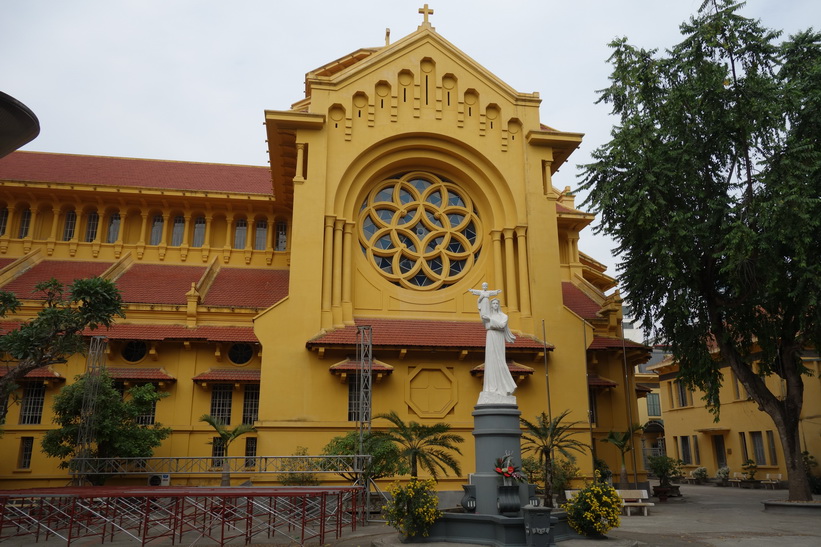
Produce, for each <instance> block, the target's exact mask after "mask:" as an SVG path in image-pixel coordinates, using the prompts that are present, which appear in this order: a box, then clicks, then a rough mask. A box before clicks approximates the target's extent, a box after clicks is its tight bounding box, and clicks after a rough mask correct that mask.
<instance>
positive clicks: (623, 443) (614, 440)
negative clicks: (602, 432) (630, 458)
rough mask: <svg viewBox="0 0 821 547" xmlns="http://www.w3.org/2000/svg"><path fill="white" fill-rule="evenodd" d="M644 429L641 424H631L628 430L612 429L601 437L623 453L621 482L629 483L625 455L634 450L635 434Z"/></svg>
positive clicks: (602, 440)
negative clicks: (605, 435)
mask: <svg viewBox="0 0 821 547" xmlns="http://www.w3.org/2000/svg"><path fill="white" fill-rule="evenodd" d="M642 429H644V428H643V427H642V426H641V425H640V424H633V425H631V426H630V427H629V428H628V430H627V431H610V432H609V433H608V434H607V437H605V438H604V439H601V442H603V443H610V444H612V445H613V446H615V447H616V448H618V449H619V452H620V453H621V473H620V474H619V482H620V483H621V484H627V465H626V464H625V455H626V454H627V453H628V452H630V451H631V450H633V435H634V434H635V433H636V432H637V431H641V430H642ZM622 488H624V486H622Z"/></svg>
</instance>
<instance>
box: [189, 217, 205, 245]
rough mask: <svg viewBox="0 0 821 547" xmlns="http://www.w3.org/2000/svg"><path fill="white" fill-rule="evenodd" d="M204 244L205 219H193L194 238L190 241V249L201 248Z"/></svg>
mask: <svg viewBox="0 0 821 547" xmlns="http://www.w3.org/2000/svg"><path fill="white" fill-rule="evenodd" d="M204 243H205V217H197V218H195V219H194V237H193V238H192V240H191V246H192V247H202V246H203V244H204Z"/></svg>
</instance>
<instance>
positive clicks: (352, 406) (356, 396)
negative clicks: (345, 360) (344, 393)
mask: <svg viewBox="0 0 821 547" xmlns="http://www.w3.org/2000/svg"><path fill="white" fill-rule="evenodd" d="M359 384H360V382H359V375H358V374H350V375H348V421H349V422H358V421H359V411H360V408H361V406H360V398H361V391H360V389H359Z"/></svg>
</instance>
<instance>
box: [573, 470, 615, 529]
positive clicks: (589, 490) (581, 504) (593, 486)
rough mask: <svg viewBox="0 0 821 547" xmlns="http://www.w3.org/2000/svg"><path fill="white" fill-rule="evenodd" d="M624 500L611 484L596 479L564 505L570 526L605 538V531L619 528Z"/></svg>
mask: <svg viewBox="0 0 821 547" xmlns="http://www.w3.org/2000/svg"><path fill="white" fill-rule="evenodd" d="M621 507H622V500H621V498H620V497H619V495H618V493H617V492H616V490H615V489H614V488H613V487H612V486H610V485H609V484H606V483H603V482H600V481H599V476H598V473H596V480H595V481H594V482H592V483H590V484H588V485H587V486H585V487H584V488H583V489H581V490H579V492H578V493H577V494H576V495H575V496H573V499H572V500H570V501H569V502H567V503H566V504H564V505H563V506H562V508H563V509H564V510H565V511H566V512H567V522H568V524H570V527H571V528H573V529H574V530H575V531H576V532H578V533H579V534H581V535H583V536H587V537H590V538H599V539H604V538H605V535H604V534H605V533H607V531H609V530H610V529H611V528H617V527H618V526H619V525H620V524H621V521H620V519H619V516H620V515H621Z"/></svg>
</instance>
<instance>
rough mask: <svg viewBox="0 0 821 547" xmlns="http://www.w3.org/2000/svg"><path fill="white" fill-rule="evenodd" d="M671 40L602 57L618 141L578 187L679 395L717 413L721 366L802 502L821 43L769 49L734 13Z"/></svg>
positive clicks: (819, 220)
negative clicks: (775, 445)
mask: <svg viewBox="0 0 821 547" xmlns="http://www.w3.org/2000/svg"><path fill="white" fill-rule="evenodd" d="M681 31H682V35H683V41H682V42H681V43H679V44H678V45H676V46H674V47H673V48H672V49H670V50H668V51H665V52H664V53H663V54H659V53H658V52H657V51H655V50H645V49H641V48H638V47H634V46H632V45H629V44H628V43H627V41H626V39H620V40H616V41H615V42H613V43H612V44H611V45H612V48H613V54H612V56H611V58H610V62H611V63H612V66H613V72H612V76H611V84H610V86H609V87H608V88H606V89H604V90H603V91H602V92H601V97H600V101H603V102H605V103H608V104H610V105H611V106H612V109H613V114H614V115H615V116H616V117H617V118H618V125H616V126H615V127H614V128H613V130H612V133H611V140H610V142H609V143H607V144H605V145H604V146H602V147H600V148H599V149H597V150H596V151H594V153H593V162H592V163H590V164H589V165H587V166H585V168H584V169H585V170H584V180H583V183H582V186H583V188H585V189H587V190H589V191H590V195H589V200H588V203H590V204H592V206H593V209H594V210H595V211H596V212H597V213H599V214H600V215H601V226H600V229H601V230H603V231H604V232H605V233H607V234H610V235H611V236H612V237H613V238H614V239H615V240H616V242H617V249H616V252H617V253H618V254H619V255H620V258H621V263H620V266H619V270H620V275H619V277H620V280H621V282H622V284H623V287H624V289H625V293H626V297H627V299H628V301H629V303H630V304H631V306H632V307H633V310H634V311H635V313H636V316H637V318H638V319H640V320H641V321H642V323H643V326H644V328H645V329H646V330H652V329H655V330H656V334H657V337H658V338H659V339H660V341H662V342H665V343H668V344H670V347H671V349H672V352H673V354H674V356H675V358H676V359H677V361H678V363H679V365H680V373H679V377H680V379H681V380H682V381H684V382H685V383H686V384H687V385H689V386H690V387H696V388H699V389H702V390H704V392H705V393H706V397H705V398H706V402H707V403H708V404H709V405H711V408H713V409H714V410H716V412H717V411H718V403H719V401H718V393H719V387H720V386H721V383H722V379H723V370H722V366H723V365H728V366H729V367H730V369H731V370H732V371H733V372H734V373H735V374H736V376H737V377H738V379H739V380H740V381H741V382H742V383H743V385H744V386H745V387H746V389H747V392H748V393H749V395H750V396H751V397H752V398H753V400H755V401H756V402H757V403H758V405H759V407H760V408H761V409H762V410H763V411H764V412H766V413H767V414H769V416H770V417H771V418H772V420H773V422H774V423H775V427H776V429H777V430H778V434H779V436H780V439H781V443H782V446H783V449H784V454H785V456H786V466H787V469H788V471H789V498H790V499H791V500H807V499H809V498H810V490H809V485H808V482H807V478H806V474H805V473H804V472H803V469H802V467H801V448H800V440H799V435H798V424H799V416H800V413H801V408H802V405H803V400H804V382H803V376H804V375H806V374H808V371H807V369H806V368H805V367H804V365H803V364H802V355H804V354H805V351H806V348H807V347H810V346H814V347H816V348H818V347H821V345H819V343H821V306H819V303H820V302H819V300H820V299H821V263H820V262H819V258H818V257H819V256H821V35H819V34H818V33H815V32H812V31H806V32H801V33H799V34H796V35H795V36H792V37H790V38H789V39H786V40H784V41H779V40H781V38H780V33H778V32H775V31H772V30H769V29H767V28H765V27H763V26H762V25H761V23H760V22H759V21H756V20H751V19H747V18H745V17H743V16H742V15H741V5H740V4H737V3H734V2H732V1H731V0H714V1H713V0H710V1H707V2H705V3H704V4H703V5H702V6H701V8H700V10H699V12H698V14H697V15H696V16H694V17H692V18H691V19H690V21H689V22H688V23H685V24H683V25H682V26H681ZM712 350H718V351H717V353H716V355H719V356H720V357H716V358H714V353H713V351H712ZM724 370H726V369H724ZM770 375H776V376H778V377H780V378H781V379H782V380H783V382H784V385H785V389H786V396H785V397H781V396H780V395H781V393H780V392H779V393H774V392H772V391H771V390H770V389H768V387H767V385H766V384H765V378H766V377H767V376H770Z"/></svg>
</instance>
